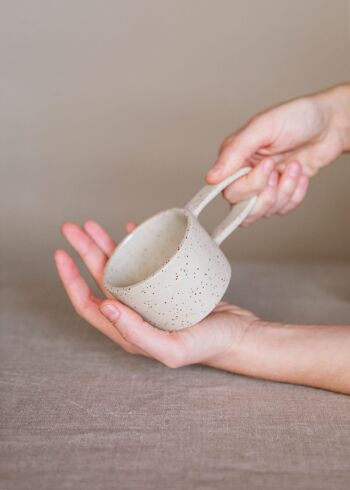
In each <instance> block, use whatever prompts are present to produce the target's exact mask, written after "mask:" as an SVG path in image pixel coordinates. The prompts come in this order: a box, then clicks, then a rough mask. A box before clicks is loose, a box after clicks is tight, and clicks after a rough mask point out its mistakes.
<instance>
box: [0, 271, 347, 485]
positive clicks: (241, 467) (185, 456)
mask: <svg viewBox="0 0 350 490" xmlns="http://www.w3.org/2000/svg"><path fill="white" fill-rule="evenodd" d="M39 276H40V275H37V276H36V277H35V276H34V275H33V277H32V278H30V277H29V276H28V279H26V280H23V281H22V282H16V280H15V279H11V278H10V275H4V278H5V277H6V280H5V281H4V286H3V290H2V295H1V327H2V328H1V344H0V345H1V437H0V439H1V441H0V447H1V458H0V465H1V467H0V472H1V477H0V489H1V490H22V489H23V490H24V489H26V490H27V489H35V490H44V489H45V490H47V489H50V490H55V489H65V488H74V489H77V488H84V489H86V490H90V489H91V490H92V489H93V490H99V489H103V490H105V489H118V490H124V489H125V490H129V489H130V490H151V489H152V490H158V489H159V490H164V489H171V490H179V489H201V490H202V489H208V490H209V489H210V490H212V489H218V490H221V489H232V488H235V489H239V490H244V489H247V490H248V489H264V490H266V489H276V490H277V489H278V490H287V489H288V490H289V489H303V490H305V489H315V490H316V489H317V490H322V489H325V490H326V489H327V490H330V489H332V490H335V489H344V490H345V489H348V488H349V480H350V468H349V462H350V397H348V396H345V395H341V394H336V393H330V392H325V391H321V390H317V389H311V388H307V387H303V386H293V385H287V384H279V383H272V382H265V381H260V380H256V379H250V378H246V377H244V376H238V375H234V374H230V373H225V372H220V371H215V370H213V369H209V368H206V367H202V366H191V367H185V368H182V369H178V370H171V369H168V368H166V367H164V366H162V365H161V364H159V363H157V362H155V361H152V360H149V359H144V358H141V357H134V356H131V355H128V354H126V353H124V352H122V351H121V350H120V349H119V348H118V347H117V346H115V345H114V344H112V343H111V342H110V341H109V340H107V339H106V338H104V337H102V335H100V334H99V333H98V332H96V331H94V330H93V329H92V328H90V327H88V326H87V325H86V324H85V323H84V322H83V321H81V320H80V319H79V318H78V317H77V316H76V315H75V314H74V312H73V311H72V309H71V307H70V305H69V303H68V301H67V299H66V297H65V295H64V293H63V291H62V289H61V286H60V284H59V283H58V281H57V280H56V277H55V276H54V275H51V273H50V274H46V276H45V274H42V276H40V280H39ZM227 297H228V299H229V300H230V301H233V302H236V303H237V304H240V305H242V306H244V307H247V308H250V309H252V310H254V311H255V312H256V313H257V314H259V315H260V316H262V317H264V318H266V319H271V320H279V321H294V322H296V321H303V322H321V323H327V322H337V323H350V264H323V265H320V264H319V265H302V264H299V265H297V264H280V265H278V264H275V265H272V264H270V265H269V264H265V265H264V264H253V263H251V264H234V265H233V279H232V283H231V287H230V290H229V292H228V294H227Z"/></svg>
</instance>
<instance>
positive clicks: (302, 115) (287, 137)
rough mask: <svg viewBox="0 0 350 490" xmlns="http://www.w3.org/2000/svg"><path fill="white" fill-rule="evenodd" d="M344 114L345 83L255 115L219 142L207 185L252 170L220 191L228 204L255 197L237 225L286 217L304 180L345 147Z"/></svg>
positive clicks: (347, 104)
mask: <svg viewBox="0 0 350 490" xmlns="http://www.w3.org/2000/svg"><path fill="white" fill-rule="evenodd" d="M349 116H350V85H348V86H346V85H345V86H339V87H335V88H333V89H330V90H327V91H325V92H321V93H317V94H315V95H312V96H308V97H302V98H299V99H296V100H292V101H290V102H287V103H285V104H282V105H279V106H276V107H274V108H272V109H269V110H267V111H266V112H263V113H261V114H258V115H257V116H255V117H254V118H253V119H252V120H251V121H249V122H248V124H247V125H246V126H244V127H243V128H242V129H240V130H239V131H237V132H235V133H233V134H232V135H230V136H229V137H228V138H226V139H225V141H224V142H223V144H222V145H221V147H220V150H219V156H218V159H217V161H216V163H215V165H214V167H213V168H212V169H211V170H210V171H209V172H208V174H207V181H208V182H209V183H210V184H216V183H218V182H221V181H222V180H223V179H224V178H226V177H227V176H229V175H231V174H233V173H234V172H236V171H237V170H238V169H239V168H240V167H242V166H244V165H250V166H253V167H254V169H253V170H252V172H250V173H249V174H248V175H246V176H244V177H242V178H241V179H239V180H237V181H236V182H234V183H233V184H231V185H230V186H228V187H227V188H226V189H225V191H224V197H225V198H226V199H227V200H228V201H229V202H231V203H235V202H238V201H241V200H244V199H246V198H248V197H250V196H251V195H253V194H259V199H258V201H257V204H256V205H255V208H254V210H253V213H252V214H251V215H250V216H249V217H248V218H247V220H246V221H245V222H244V223H243V226H244V225H248V224H250V223H252V222H254V221H255V220H256V219H258V218H260V217H262V216H266V217H268V216H271V215H273V214H276V213H277V214H286V213H289V212H290V211H292V210H293V209H295V208H296V207H297V206H298V205H299V204H300V203H301V202H302V200H303V199H304V197H305V194H306V192H307V188H308V184H309V178H310V177H312V176H313V175H315V174H316V173H317V172H318V171H319V170H320V169H321V168H323V167H324V166H326V165H328V164H329V163H331V162H332V161H333V160H335V159H336V158H337V157H338V156H339V155H340V154H341V153H342V152H343V151H345V150H346V149H348V144H349V141H348V140H349V127H350V117H349Z"/></svg>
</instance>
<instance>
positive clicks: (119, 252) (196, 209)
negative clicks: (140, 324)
mask: <svg viewBox="0 0 350 490" xmlns="http://www.w3.org/2000/svg"><path fill="white" fill-rule="evenodd" d="M250 170H251V168H250V167H244V168H242V169H240V170H239V171H238V172H236V173H235V174H234V175H232V176H230V177H228V178H227V179H225V180H224V181H223V182H221V183H219V184H217V185H206V186H204V187H203V188H202V189H201V190H200V191H199V192H198V193H197V194H196V195H195V196H194V197H193V199H192V200H191V201H190V202H189V203H188V204H187V205H186V206H185V207H184V208H183V209H180V208H173V209H168V210H166V211H161V212H160V213H158V214H156V215H155V216H153V217H151V218H149V219H147V220H146V221H144V222H143V223H142V224H141V225H139V226H138V227H137V228H135V230H134V231H133V232H132V233H130V235H128V236H126V237H125V238H124V240H123V241H122V242H121V243H120V244H119V245H118V247H117V248H116V250H115V252H114V253H113V255H112V256H111V257H110V259H109V261H108V262H107V264H106V267H105V271H104V284H105V287H106V289H107V290H108V291H109V292H110V293H111V294H112V295H113V296H114V297H115V298H117V299H119V300H120V301H121V302H123V303H125V304H126V305H128V306H130V307H131V308H132V309H134V310H136V311H137V312H138V313H140V315H141V316H142V317H143V318H144V319H145V320H147V321H148V322H149V323H151V324H152V325H153V326H155V327H157V328H160V329H162V330H179V329H182V328H186V327H189V326H191V325H194V324H195V323H197V322H199V321H200V320H202V319H203V318H205V317H206V316H207V315H208V314H209V313H210V312H211V311H212V310H213V309H214V308H215V306H216V305H217V304H218V303H219V302H220V301H221V299H222V297H223V295H224V294H225V291H226V289H227V287H228V284H229V282H230V278H231V266H230V263H229V262H228V260H227V258H226V257H225V255H224V254H223V252H222V251H221V249H220V248H219V245H220V244H221V242H222V241H223V240H225V238H227V237H228V236H229V235H230V234H231V233H232V232H233V231H234V230H235V229H236V228H237V227H238V226H239V225H240V223H242V221H244V220H245V218H246V217H247V216H248V215H249V214H250V212H251V211H252V209H253V207H254V205H255V203H256V200H257V196H253V197H252V198H250V199H248V200H246V201H243V202H240V203H238V204H236V205H235V206H233V207H232V209H231V211H230V212H229V214H228V215H227V216H226V217H225V218H224V220H223V221H222V222H221V223H220V224H219V225H218V226H217V227H216V228H215V229H214V231H213V232H212V233H211V235H210V234H209V233H208V232H207V231H206V230H205V229H204V228H203V226H202V225H201V224H200V223H199V221H198V219H197V218H198V216H199V214H200V212H201V211H202V210H203V209H204V208H205V206H206V205H207V204H208V203H209V202H210V201H211V200H212V199H214V198H215V196H217V195H218V194H219V193H220V192H221V191H222V190H223V189H225V188H226V187H227V186H228V185H229V184H231V183H232V182H233V181H235V180H237V179H239V178H240V177H242V176H243V175H245V174H247V173H248V172H249V171H250Z"/></svg>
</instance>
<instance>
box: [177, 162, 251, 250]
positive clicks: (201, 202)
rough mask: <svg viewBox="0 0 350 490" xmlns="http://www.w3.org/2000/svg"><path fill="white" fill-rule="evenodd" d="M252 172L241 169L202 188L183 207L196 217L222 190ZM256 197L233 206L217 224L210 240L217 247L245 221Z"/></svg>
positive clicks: (248, 168) (249, 168)
mask: <svg viewBox="0 0 350 490" xmlns="http://www.w3.org/2000/svg"><path fill="white" fill-rule="evenodd" d="M251 170H252V168H251V167H243V168H241V169H240V170H238V171H237V172H236V173H235V174H233V175H230V177H227V178H226V179H225V180H223V181H222V182H220V183H219V184H216V185H206V186H204V187H203V188H202V189H201V190H200V191H199V192H198V193H197V194H196V195H195V196H194V197H193V198H192V199H191V200H190V202H188V203H187V204H186V206H185V209H187V210H188V211H190V212H191V213H192V214H193V215H194V216H196V217H198V216H199V214H200V212H201V211H203V209H204V208H205V207H206V206H207V204H209V203H210V201H212V200H213V199H214V198H215V197H216V196H217V195H218V194H219V193H220V192H221V191H222V190H223V189H225V188H226V187H227V186H228V185H230V184H232V182H234V181H235V180H237V179H239V178H240V177H242V176H243V175H246V174H247V173H249V172H250V171H251ZM257 199H258V196H253V197H251V198H250V199H247V200H245V201H242V202H240V203H238V204H235V205H234V206H233V207H232V210H231V211H230V212H229V214H228V215H227V216H226V218H224V219H223V221H221V223H219V224H218V226H217V227H216V228H215V229H214V231H213V232H212V234H211V237H212V239H213V240H214V242H215V243H216V244H217V245H220V244H221V243H222V242H223V241H224V240H225V238H227V237H228V236H229V235H231V233H232V232H233V231H234V230H235V229H236V228H237V227H238V226H239V225H240V224H241V223H242V221H244V220H245V219H246V217H247V216H248V215H249V214H250V213H251V211H252V210H253V208H254V206H255V203H256V201H257Z"/></svg>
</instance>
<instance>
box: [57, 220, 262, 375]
mask: <svg viewBox="0 0 350 490" xmlns="http://www.w3.org/2000/svg"><path fill="white" fill-rule="evenodd" d="M135 226H136V225H135V224H134V223H128V224H127V225H126V231H127V232H131V231H132V230H133V229H134V228H135ZM62 233H63V235H64V236H65V238H66V239H67V241H68V242H69V243H70V245H71V246H72V247H73V248H74V249H75V250H76V252H78V254H79V255H80V257H81V258H82V260H83V262H84V264H85V265H86V267H87V269H88V270H89V272H90V274H91V276H92V277H93V279H94V280H95V281H96V283H97V285H98V286H99V288H100V290H101V293H102V295H103V298H102V299H100V298H98V297H97V296H96V295H95V294H94V293H93V292H92V290H91V289H90V287H89V286H88V284H87V283H86V281H85V280H84V279H83V277H82V275H81V274H80V272H79V269H78V267H77V266H76V264H75V263H74V261H73V259H72V258H71V257H70V256H69V255H68V253H67V252H65V251H64V250H57V251H56V252H55V262H56V266H57V270H58V273H59V276H60V278H61V280H62V282H63V285H64V287H65V290H66V292H67V294H68V296H69V298H70V300H71V302H72V304H73V307H74V308H75V310H76V312H77V313H78V315H80V316H81V317H82V318H84V319H85V320H86V321H87V322H88V323H90V324H91V325H92V326H93V327H95V328H97V329H98V330H99V331H101V332H102V333H103V334H105V335H106V336H107V337H109V338H110V339H112V340H113V341H114V342H116V343H117V344H118V345H119V346H120V347H121V348H123V349H124V350H125V351H127V352H129V353H132V354H139V355H143V356H146V357H151V358H154V359H156V360H158V361H160V362H162V363H163V364H165V365H166V366H169V367H180V366H184V365H187V364H194V363H202V364H207V365H210V366H213V367H218V368H224V366H225V365H226V363H227V362H228V361H227V362H226V359H227V360H228V359H229V358H232V356H234V354H235V352H236V350H237V349H238V346H239V344H240V342H241V340H242V339H243V337H244V335H245V332H246V331H247V330H248V329H249V327H251V326H253V325H254V326H256V325H259V320H258V318H257V317H255V315H253V314H252V313H250V312H248V311H246V310H242V309H241V308H238V307H236V306H233V305H229V304H226V303H220V304H219V305H218V306H217V307H216V308H215V310H214V311H213V312H212V313H211V314H210V315H209V316H207V317H206V318H205V319H204V320H202V321H201V322H199V323H198V324H196V325H194V326H192V327H190V328H187V329H184V330H179V331H174V332H165V331H162V330H158V329H157V328H155V327H153V326H151V325H150V324H149V323H147V322H146V321H144V320H143V318H142V317H141V316H140V315H139V314H138V313H136V312H135V311H133V310H132V309H130V308H129V307H127V306H126V305H124V304H123V303H121V302H120V301H117V300H115V299H114V298H112V297H111V296H110V295H109V293H107V291H106V290H105V288H104V286H103V280H102V278H103V270H104V267H105V264H106V262H107V260H108V258H109V256H110V255H111V254H112V252H113V250H114V248H115V246H116V245H115V243H114V242H113V240H112V239H111V237H110V236H109V235H108V234H107V233H106V231H105V230H104V229H103V228H102V227H101V226H100V225H99V224H97V223H96V222H94V221H87V222H86V223H85V224H84V226H83V227H79V226H77V225H75V224H72V223H65V224H64V225H63V226H62Z"/></svg>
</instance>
